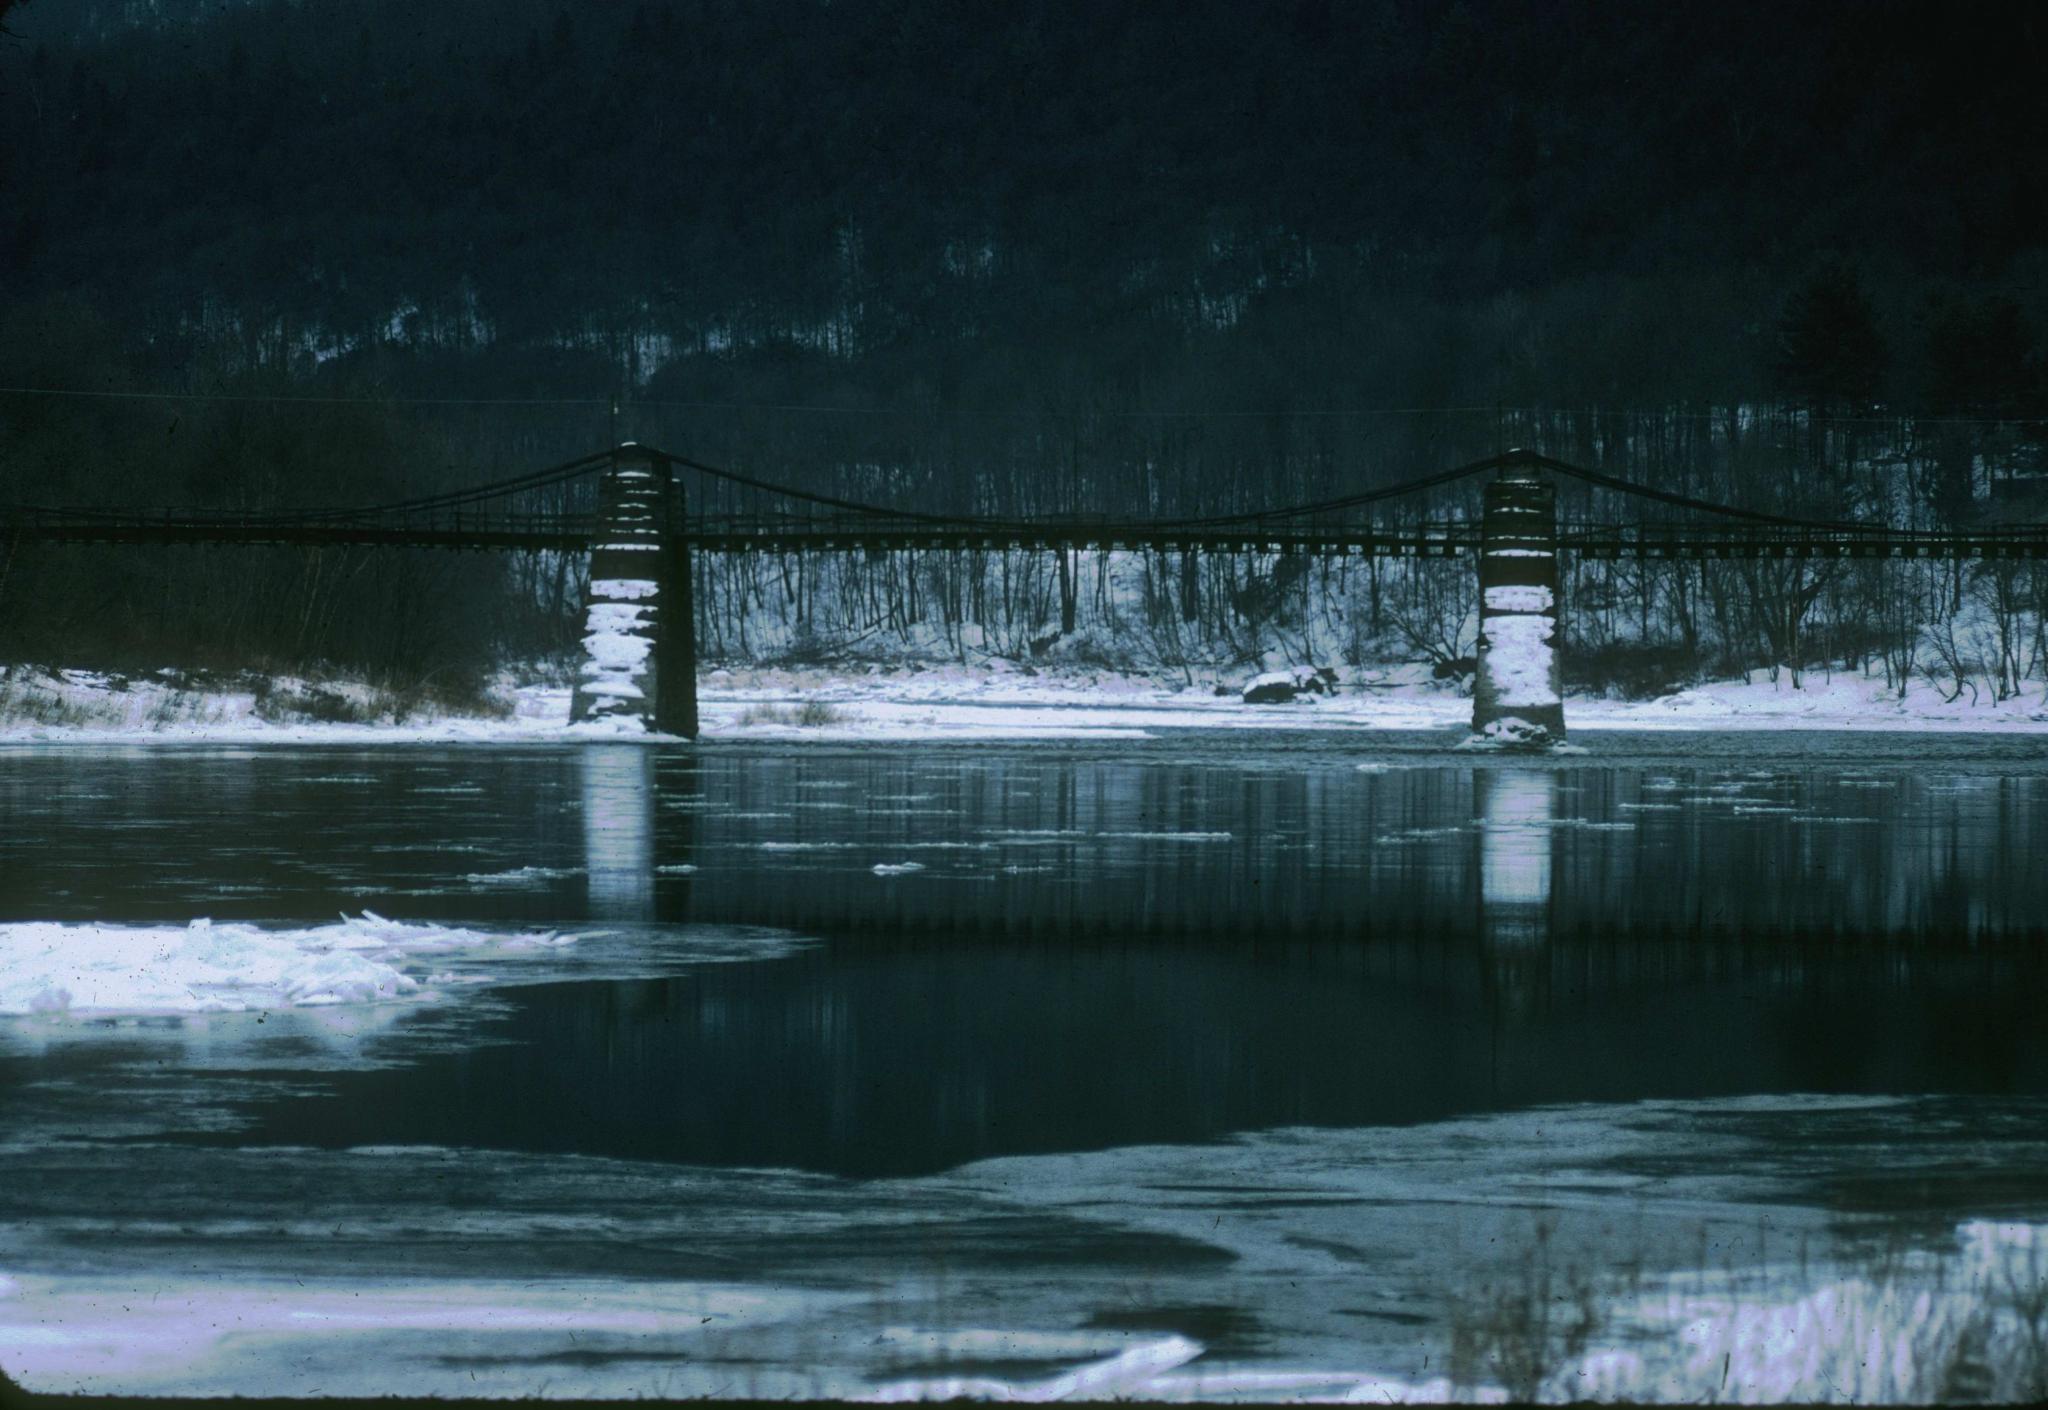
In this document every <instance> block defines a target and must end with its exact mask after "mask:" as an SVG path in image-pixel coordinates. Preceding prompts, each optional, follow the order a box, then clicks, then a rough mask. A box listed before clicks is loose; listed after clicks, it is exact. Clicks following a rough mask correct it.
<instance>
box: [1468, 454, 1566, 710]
mask: <svg viewBox="0 0 2048 1410" xmlns="http://www.w3.org/2000/svg"><path fill="white" fill-rule="evenodd" d="M1479 537H1480V548H1479V664H1478V671H1477V674H1476V676H1475V677H1474V680H1473V683H1472V740H1471V742H1472V743H1473V744H1474V745H1481V744H1486V745H1492V746H1495V747H1498V748H1518V749H1546V748H1549V747H1551V746H1553V745H1557V744H1562V743H1563V742H1564V696H1563V694H1562V692H1561V690H1560V681H1559V678H1558V666H1557V645H1556V639H1557V491H1556V489H1555V487H1554V486H1552V485H1551V483H1550V481H1549V480H1548V479H1546V478H1544V477H1543V476H1542V475H1541V474H1540V473H1538V472H1537V471H1535V470H1522V469H1509V470H1504V471H1502V472H1501V474H1500V477H1499V478H1498V479H1496V480H1493V481H1491V482H1490V483H1488V485H1487V486H1486V491H1485V501H1484V509H1483V517H1482V519H1481V522H1480V530H1479Z"/></svg>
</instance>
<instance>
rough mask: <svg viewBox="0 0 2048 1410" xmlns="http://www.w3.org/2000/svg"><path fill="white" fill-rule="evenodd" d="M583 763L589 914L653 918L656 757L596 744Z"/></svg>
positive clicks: (634, 749)
mask: <svg viewBox="0 0 2048 1410" xmlns="http://www.w3.org/2000/svg"><path fill="white" fill-rule="evenodd" d="M580 762H581V766H582V770H583V856H584V868H585V870H586V872H587V873H588V874H589V879H590V915H591V917H592V918H593V919H596V920H653V919H654V755H653V754H651V753H650V752H648V751H647V750H646V749H643V748H641V747H639V746H637V745H632V744H593V745H591V746H590V747H588V748H586V749H585V750H583V754H582V759H581V761H580Z"/></svg>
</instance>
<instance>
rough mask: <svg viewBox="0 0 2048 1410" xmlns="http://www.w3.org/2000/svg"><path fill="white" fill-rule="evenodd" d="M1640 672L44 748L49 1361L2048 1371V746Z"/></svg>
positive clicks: (613, 1383) (2, 1305) (553, 1372)
mask: <svg viewBox="0 0 2048 1410" xmlns="http://www.w3.org/2000/svg"><path fill="white" fill-rule="evenodd" d="M1582 740H1583V742H1584V743H1585V744H1586V746H1587V752H1586V753H1585V754H1583V755H1579V756H1572V757H1565V758H1558V759H1553V760H1548V761H1543V762H1530V761H1502V760H1492V759H1480V760H1474V759H1471V758H1469V757H1466V756H1461V755H1457V754H1454V753H1449V752H1446V751H1445V750H1444V749H1443V747H1442V744H1443V741H1442V739H1441V737H1440V736H1435V735H1423V734H1416V735H1401V734H1387V735H1375V736H1373V738H1372V740H1371V742H1370V745H1371V747H1370V748H1361V747H1360V738H1359V736H1357V735H1356V734H1350V735H1345V736H1343V737H1341V738H1339V737H1335V736H1327V735H1316V734H1312V733H1301V732H1290V733H1288V734H1285V735H1280V734H1275V735H1271V736H1266V735H1251V734H1242V735H1240V734H1233V735H1231V736H1230V737H1229V738H1227V739H1223V740H1219V739H1218V738H1217V736H1216V735H1214V734H1213V733H1203V732H1199V731H1186V732H1179V733H1176V732H1171V731H1164V732H1161V734H1160V736H1159V737H1158V738H1155V739H1152V740H1146V741H1115V742H1113V743H1105V742H1095V743H1090V742H1087V741H1074V742H1066V743H1062V742H1058V741H1034V742H1032V743H1031V744H1029V745H1028V746H1026V745H1002V744H992V743H977V744H973V745H965V744H957V745H944V744H939V745H934V744H918V745H915V746H903V747H888V746H881V745H873V746H844V747H835V746H824V745H816V744H812V745H789V746H784V747H775V746H761V745H732V746H707V747H704V748H701V749H695V750H691V749H673V750H657V749H648V748H639V747H634V746H586V747H581V748H511V747H476V748H437V747H428V746H407V747H393V748H386V749H323V748H307V747H293V748H219V747H207V746H190V747H119V748H115V747H108V748H98V747H90V746H74V745H65V746H61V747H49V748H36V747H20V748H8V749H0V1007H4V1006H5V1003H6V996H7V995H9V994H13V995H15V997H16V999H17V1000H20V1001H19V1002H16V1003H14V1005H13V1006H14V1007H15V1008H16V1009H18V1010H22V1011H21V1012H17V1013H15V1014H13V1015H12V1016H5V1017H0V1368H4V1369H5V1370H7V1371H8V1372H9V1373H10V1374H12V1375H14V1376H15V1377H16V1378H17V1379H19V1380H21V1381H22V1382H23V1383H24V1384H26V1385H28V1386H30V1387H31V1388H34V1389H47V1390H86V1391H114V1392H123V1393H143V1394H147V1393H199V1394H223V1393H241V1394H252V1395H270V1394H311V1393H326V1394H350V1395H360V1394H381V1393H386V1392H398V1393H409V1394H526V1393H536V1392H539V1393H547V1394H557V1395H560V1394H574V1395H583V1394H603V1395H633V1394H668V1395H703V1394H712V1395H742V1394H745V1395H761V1396H783V1395H833V1396H847V1395H856V1396H882V1397H884V1398H901V1397H905V1396H911V1395H927V1394H938V1393H945V1392H948V1391H952V1390H965V1391H969V1392H974V1393H983V1394H1019V1393H1050V1392H1052V1391H1079V1392H1083V1393H1089V1394H1101V1395H1136V1396H1147V1397H1158V1398H1169V1399H1181V1398H1194V1397H1203V1396H1215V1397H1229V1396H1242V1395H1246V1394H1252V1395H1260V1396H1300V1397H1303V1398H1315V1397H1322V1396H1359V1395H1366V1396H1373V1397H1378V1396H1382V1395H1384V1396H1390V1397H1394V1398H1401V1397H1424V1398H1427V1397H1431V1396H1440V1395H1443V1394H1451V1393H1455V1394H1460V1395H1471V1394H1478V1395H1485V1394H1489V1393H1496V1392H1506V1393H1511V1394H1516V1395H1528V1394H1541V1395H1546V1396H1566V1395H1572V1394H1596V1395H1629V1396H1640V1397H1647V1398H1698V1397H1700V1396H1703V1395H1712V1396H1715V1397H1717V1398H1723V1399H1772V1398H1787V1397H1791V1398H1801V1399H1813V1398H1840V1399H1850V1398H1860V1399H1871V1398H1877V1399H1897V1398H1915V1397H1919V1398H1935V1397H1944V1396H1945V1397H1946V1398H1967V1397H1970V1396H1986V1397H1994V1398H1995V1397H2000V1396H2011V1395H2016V1394H2037V1393H2039V1392H2040V1391H2041V1390H2042V1389H2044V1388H2048V1380H2044V1379H2042V1378H2043V1377H2044V1376H2048V1358H2044V1357H2043V1356H2042V1355H2041V1354H2040V1353H2039V1352H2038V1350H2036V1351H2032V1352H2030V1351H2028V1348H2029V1347H2035V1348H2038V1347H2040V1346H2043V1345H2048V1311H2044V1309H2048V1280H2044V1273H2048V1158H2044V1157H2048V1122H2044V1118H2048V1037H2044V1029H2043V1024H2042V1023H2041V1006H2042V1000H2043V997H2044V994H2048V986H2044V979H2048V948H2044V946H2043V941H2044V939H2048V867H2043V866H2042V865H2040V862H2039V858H2040V856H2041V855H2042V850H2043V848H2042V843H2043V841H2044V840H2048V757H2044V751H2042V750H2041V749H2040V748H2039V747H2038V745H2036V744H2034V743H2033V742H2031V741H2029V740H2027V739H2025V738H2021V737H2011V738H2003V739H1970V738H1962V737H1956V736H1939V737H1919V736H1890V735H1872V734H1857V735H1844V736H1829V735H1817V734H1803V735H1800V736H1796V737H1788V736H1778V735H1767V734H1744V735H1713V734H1702V735H1697V736H1685V737H1674V736H1668V735H1660V736H1655V737H1645V736H1632V735H1626V734H1608V735H1598V734H1586V735H1584V736H1582ZM365 912H369V913H371V915H370V918H368V919H364V918H363V916H364V913H365ZM347 917H354V919H347ZM202 918H203V919H206V920H208V921H210V922H211V927H210V928H209V929H208V930H206V931H201V932H195V931H191V930H189V929H187V927H188V926H189V925H190V923H191V922H193V921H195V920H198V919H202ZM380 927H383V928H382V929H380ZM266 936H268V937H270V939H268V940H266V939H265V937H266ZM279 936H283V937H284V938H283V939H279V938H277V937H279ZM124 937H126V938H125V939H124ZM195 937H199V938H195ZM251 937H253V938H251ZM393 937H397V938H393ZM450 937H453V938H450ZM200 939H204V955H203V956H201V955H200V950H201V945H200V943H199V941H200ZM145 941H146V942H147V943H146V944H144V942H145ZM129 942H134V943H135V944H141V945H142V946H143V948H141V949H136V950H134V951H133V953H134V954H137V955H143V956H145V958H143V959H139V960H136V961H134V962H133V963H128V962H125V961H123V962H119V963H117V962H116V961H115V960H114V959H112V958H107V959H106V960H105V962H104V963H103V964H101V965H100V966H99V969H98V970H96V971H94V973H93V974H92V975H91V976H89V977H88V978H87V979H83V980H72V981H66V983H65V984H58V983H57V982H56V980H54V979H52V980H49V981H48V982H44V980H42V979H39V978H37V975H38V974H40V973H41V972H42V971H41V970H37V969H35V966H37V965H41V966H42V967H43V968H44V969H50V967H51V966H53V965H61V964H62V963H65V962H67V961H66V960H65V957H67V956H79V955H90V954H93V953H100V954H103V955H104V956H107V957H112V956H116V955H125V954H128V953H130V952H129V951H126V950H119V949H117V948H114V947H117V946H118V945H120V944H123V943H129ZM237 945H240V946H243V947H244V948H243V949H240V950H238V949H236V948H235V947H236V946H237ZM95 946H98V947H102V949H101V950H100V951H97V952H95V951H93V950H92V947H95ZM265 946H268V947H269V948H265ZM150 947H154V948H150ZM293 947H297V948H293ZM351 947H353V948H351ZM336 952H340V953H341V954H342V958H343V959H345V960H346V961H347V962H348V964H349V965H354V966H356V967H357V968H355V969H350V970H349V971H348V974H349V975H350V976H352V977H351V978H350V979H349V982H351V983H355V982H358V980H360V979H361V976H362V975H363V974H371V975H372V976H373V977H374V976H376V975H382V976H385V978H384V980H383V981H381V982H382V983H383V988H381V989H379V988H376V987H375V984H372V985H371V987H370V988H365V989H361V990H360V992H358V990H346V991H342V990H331V986H332V984H334V983H338V982H339V981H337V980H335V978H334V974H335V973H338V971H335V970H334V968H333V965H334V964H338V963H340V961H335V960H333V955H334V954H335V953H336ZM238 955H248V956H251V957H254V958H251V959H249V960H248V963H249V964H250V965H252V966H253V965H254V964H255V963H256V959H257V958H261V959H263V962H264V963H273V962H275V963H281V964H283V965H285V967H286V970H285V971H281V972H288V978H287V979H283V980H280V981H279V982H278V985H276V986H272V987H270V988H264V987H262V986H260V985H259V986H256V987H251V988H244V987H238V986H239V985H240V980H239V979H238V978H237V977H236V976H235V973H234V969H235V965H236V964H237V963H240V961H238V960H237V959H236V956H238ZM279 955H282V956H283V958H282V959H279V958H278V956H279ZM53 956H56V957H57V958H52V957H53ZM195 956H199V958H195ZM305 956H310V957H312V958H311V959H308V960H306V963H307V964H312V963H315V962H317V964H318V965H319V966H324V967H323V968H321V969H320V974H321V975H322V976H324V977H323V978H322V979H321V980H320V983H322V984H329V985H330V988H329V989H323V988H321V987H319V985H318V984H315V985H312V986H311V987H309V986H308V984H307V982H306V981H305V978H304V974H305V969H304V965H302V964H301V963H300V961H301V959H302V958H304V957H305ZM201 959H203V960H204V964H202V963H201ZM180 965H184V966H186V968H183V969H181V968H179V966H180ZM9 966H12V967H13V969H14V971H15V972H14V974H13V975H12V980H13V984H12V987H10V985H9V981H10V975H9V973H8V968H9ZM209 966H210V967H209ZM294 966H297V967H294ZM364 966H370V967H371V968H367V969H365V968H363V967H364ZM379 966H381V968H379ZM149 969H154V970H155V971H156V972H154V973H150V974H139V973H138V971H142V970H149ZM249 972H250V973H254V972H255V970H254V969H253V968H252V969H251V970H250V971H249ZM51 973H53V974H54V973H56V970H51ZM224 974H225V975H226V976H227V977H225V978H224V977H223V975H224ZM181 976H183V977H182V978H181ZM252 983H253V981H252ZM122 985H128V986H130V988H127V989H124V988H122V987H121V986H122ZM135 985H145V986H154V987H150V988H148V992H149V994H151V995H153V996H154V997H153V998H151V1000H150V1002H149V1003H147V1004H140V1005H138V1006H139V1007H144V1008H147V1009H148V1010H149V1011H147V1012H141V1013H136V1012H110V1011H107V1009H106V1008H104V1007H101V1008H95V1007H94V1006H93V1004H92V1003H90V1002H88V1001H87V1000H88V997H89V995H90V994H93V993H104V994H108V995H118V994H122V993H131V992H132V993H141V992H143V991H142V990H140V989H135V988H134V987H133V986H135ZM95 986H97V987H95ZM180 986H182V987H180ZM293 986H297V987H293ZM394 986H395V987H394ZM60 989H61V990H62V997H58V991H59V990H60ZM166 994H168V995H169V997H168V998H165V997H164V996H165V995H166ZM23 996H26V997H25V998H24V997H23ZM337 996H339V997H344V998H348V999H349V1000H350V1001H348V1002H338V1003H336V1002H322V1001H321V1000H323V999H326V998H333V997H337ZM112 1007H113V1008H114V1009H119V1008H120V1007H121V1005H120V1004H119V1003H113V1004H112ZM31 1010H32V1011H31ZM2037 1230H2042V1231H2043V1232H2042V1233H2041V1239H2042V1241H2043V1242H2042V1246H2041V1248H2040V1249H2039V1250H2038V1251H2037V1246H2036V1231H2037ZM1873 1347H1881V1348H1882V1354H1881V1355H1873V1353H1872V1348H1873Z"/></svg>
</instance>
